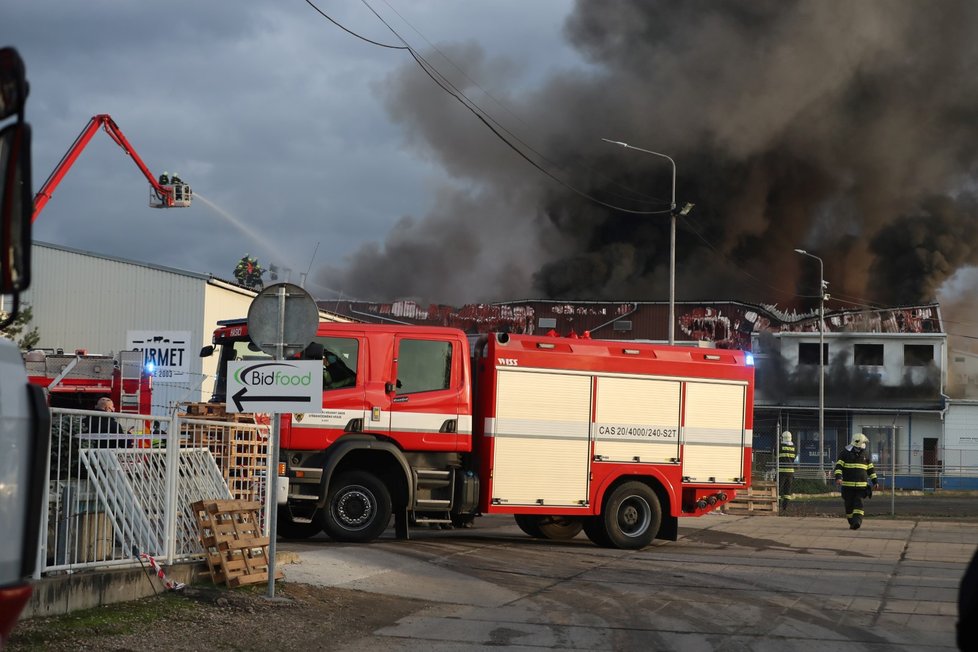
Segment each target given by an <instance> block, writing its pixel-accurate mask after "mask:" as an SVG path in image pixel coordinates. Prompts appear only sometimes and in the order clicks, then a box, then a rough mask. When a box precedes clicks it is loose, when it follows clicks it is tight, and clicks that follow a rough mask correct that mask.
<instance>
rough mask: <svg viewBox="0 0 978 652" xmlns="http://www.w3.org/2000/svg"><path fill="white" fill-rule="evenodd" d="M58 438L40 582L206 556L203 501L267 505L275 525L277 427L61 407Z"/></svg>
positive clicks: (54, 415) (55, 414)
mask: <svg viewBox="0 0 978 652" xmlns="http://www.w3.org/2000/svg"><path fill="white" fill-rule="evenodd" d="M110 422H114V423H115V424H117V425H111V423H110ZM170 433H173V434H174V435H175V436H171V434H170ZM50 437H51V457H50V461H49V467H48V479H49V482H48V486H47V488H46V492H45V493H46V495H45V500H44V501H43V503H42V509H43V510H44V513H43V514H42V523H47V527H46V528H42V530H41V538H40V539H41V540H40V546H39V550H38V565H37V567H38V569H39V570H38V571H37V576H38V577H39V576H40V575H41V574H42V573H51V572H56V571H73V570H80V569H82V568H91V567H96V566H113V565H137V564H138V563H139V562H138V559H139V555H140V554H141V553H146V554H149V555H152V556H154V557H156V558H158V559H160V560H161V561H165V562H173V561H175V560H178V559H189V558H193V557H196V556H198V555H201V554H203V549H202V547H201V545H200V543H199V541H198V538H197V530H196V527H197V526H196V521H195V519H194V515H193V513H192V510H191V505H192V504H193V503H194V502H196V501H198V500H206V499H229V498H244V499H248V500H259V501H262V502H264V503H265V516H266V518H265V520H264V522H265V523H267V522H268V520H267V515H268V509H269V508H270V506H269V505H268V504H267V501H266V500H265V497H266V492H265V477H266V466H267V462H266V460H267V441H268V426H265V425H258V424H253V423H241V422H227V421H217V420H205V419H200V418H196V417H195V418H192V419H191V418H180V417H178V416H173V417H170V418H161V417H159V416H152V415H139V414H124V415H123V414H118V413H113V414H112V416H111V417H106V413H104V412H91V411H87V410H67V409H59V408H53V409H52V410H51V431H50ZM263 530H264V523H263Z"/></svg>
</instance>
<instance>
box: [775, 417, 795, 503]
mask: <svg viewBox="0 0 978 652" xmlns="http://www.w3.org/2000/svg"><path fill="white" fill-rule="evenodd" d="M796 455H797V453H796V452H795V444H794V442H792V441H791V432H790V431H788V430H785V431H784V432H782V433H781V451H780V452H779V453H778V496H780V497H781V511H782V512H783V511H785V510H786V509H788V501H789V500H791V481H792V480H793V479H794V477H795V468H796V466H795V456H796Z"/></svg>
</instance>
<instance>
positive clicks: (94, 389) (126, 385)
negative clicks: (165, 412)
mask: <svg viewBox="0 0 978 652" xmlns="http://www.w3.org/2000/svg"><path fill="white" fill-rule="evenodd" d="M24 365H25V366H26V367H27V379H28V381H29V382H30V383H31V384H32V385H37V386H39V387H42V388H44V389H45V390H46V391H45V393H46V394H47V396H48V404H49V405H50V406H51V407H57V408H70V409H75V410H94V409H95V404H96V403H97V402H98V400H99V399H100V398H101V397H103V396H108V397H111V398H112V402H113V403H115V405H116V408H117V409H118V411H119V412H120V413H123V414H151V413H152V408H153V374H152V372H151V371H150V370H148V369H146V368H145V367H144V365H143V353H142V351H120V352H119V353H118V354H116V355H114V356H111V355H92V354H89V353H87V352H85V351H76V352H75V353H73V354H65V353H63V352H60V351H45V350H43V349H35V350H33V351H29V352H28V353H27V354H26V355H25V356H24Z"/></svg>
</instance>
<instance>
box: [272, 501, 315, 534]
mask: <svg viewBox="0 0 978 652" xmlns="http://www.w3.org/2000/svg"><path fill="white" fill-rule="evenodd" d="M275 531H276V533H277V534H278V536H280V537H282V538H284V539H308V538H309V537H313V536H316V535H317V534H319V533H320V532H322V531H323V522H322V519H321V518H320V517H319V514H316V515H315V516H314V517H313V519H312V523H296V522H295V521H293V520H292V516H291V514H289V510H288V509H285V508H281V507H280V508H279V510H278V520H277V521H276V522H275Z"/></svg>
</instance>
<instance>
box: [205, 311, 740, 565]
mask: <svg viewBox="0 0 978 652" xmlns="http://www.w3.org/2000/svg"><path fill="white" fill-rule="evenodd" d="M213 342H214V347H207V349H205V352H204V353H207V354H212V353H214V352H215V351H218V352H219V353H220V360H219V363H218V378H217V383H216V385H215V392H214V396H213V399H212V400H213V401H217V402H223V401H225V400H226V399H227V396H226V393H227V392H226V388H227V383H226V382H225V378H226V373H227V366H228V362H229V361H233V360H240V359H242V357H244V356H246V355H249V353H248V345H249V339H248V334H247V326H246V324H245V322H244V320H237V321H225V322H222V323H221V324H220V326H219V328H218V329H217V330H216V331H215V333H214V339H213ZM251 351H252V352H251V353H250V354H251V355H253V351H254V348H252V349H251ZM301 357H302V358H304V359H305V360H320V361H322V367H323V392H322V405H321V406H319V408H318V409H319V410H320V411H319V412H310V413H303V414H299V415H293V414H282V415H280V416H279V418H280V424H279V425H280V433H281V450H280V451H279V452H280V458H279V459H280V460H281V464H280V467H279V472H280V476H281V477H280V478H279V480H280V481H281V482H282V483H283V484H285V485H287V492H282V493H281V494H280V495H281V496H283V499H282V504H280V506H279V514H278V528H279V533H280V534H282V535H284V536H286V537H298V538H305V537H311V536H313V535H315V534H317V533H319V532H321V531H324V530H325V532H326V533H327V534H328V535H329V537H330V538H331V539H333V540H336V541H348V542H366V541H371V540H373V539H376V538H377V537H378V536H380V535H381V534H382V533H383V532H384V530H385V529H386V528H387V526H388V524H389V523H390V521H391V519H392V517H393V521H394V526H395V532H396V535H397V536H398V537H401V538H407V537H408V536H409V527H410V526H411V525H440V526H454V527H466V526H469V525H472V524H473V522H474V521H475V519H476V517H477V516H479V515H483V514H512V515H513V517H514V518H515V520H516V524H517V525H518V526H519V527H520V528H521V529H522V530H523V531H524V532H525V533H527V534H528V535H530V536H533V537H538V538H547V539H568V538H571V537H574V536H577V535H578V534H580V533H581V532H582V531H583V532H584V534H585V535H586V536H587V537H588V538H590V539H591V540H592V541H593V542H594V543H596V544H598V545H601V546H608V547H616V548H628V549H636V548H642V547H644V546H647V545H649V544H650V543H651V542H652V540H653V539H654V538H662V539H673V540H674V539H675V538H676V537H677V532H678V519H679V518H681V517H696V516H701V515H703V514H706V513H708V512H710V511H712V510H715V509H717V508H719V507H720V506H722V505H723V504H724V503H726V502H727V501H729V500H731V499H732V498H733V497H734V495H735V493H736V492H738V491H744V490H746V489H747V488H748V486H749V484H750V470H751V469H750V466H751V439H752V434H753V416H752V415H753V401H754V369H753V365H752V361H751V359H750V358H749V356H747V355H746V354H745V353H744V352H741V351H729V350H722V351H721V350H717V349H709V350H705V349H701V348H693V347H681V346H672V347H670V346H665V345H657V344H647V343H638V342H628V343H627V348H626V347H624V346H623V345H622V343H621V342H615V341H610V340H609V341H604V340H597V339H584V338H582V339H574V338H562V337H552V336H549V335H548V336H535V335H516V334H507V333H490V334H485V335H482V336H480V337H479V339H478V341H476V342H474V343H470V341H469V339H468V338H467V336H466V334H465V333H463V332H462V331H460V330H457V329H452V328H436V327H425V326H407V325H388V324H383V325H382V324H347V323H331V322H323V323H320V325H319V329H318V332H317V334H316V336H315V340H314V342H313V343H312V344H310V345H309V346H308V347H307V348H306V350H305V352H304V353H303V354H302V356H301ZM267 364H270V363H269V362H264V363H259V364H257V365H255V367H254V369H255V370H254V372H253V373H254V375H253V376H251V377H250V378H249V382H251V383H253V384H258V383H270V382H276V383H278V382H281V383H283V384H285V383H288V382H299V383H302V382H304V379H303V378H298V379H295V378H288V376H289V374H288V372H280V370H273V369H272V368H262V369H258V367H259V366H261V365H267ZM282 364H285V363H282ZM279 373H282V376H279ZM280 378H281V380H280ZM286 379H287V380H286ZM327 415H328V418H327Z"/></svg>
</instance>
